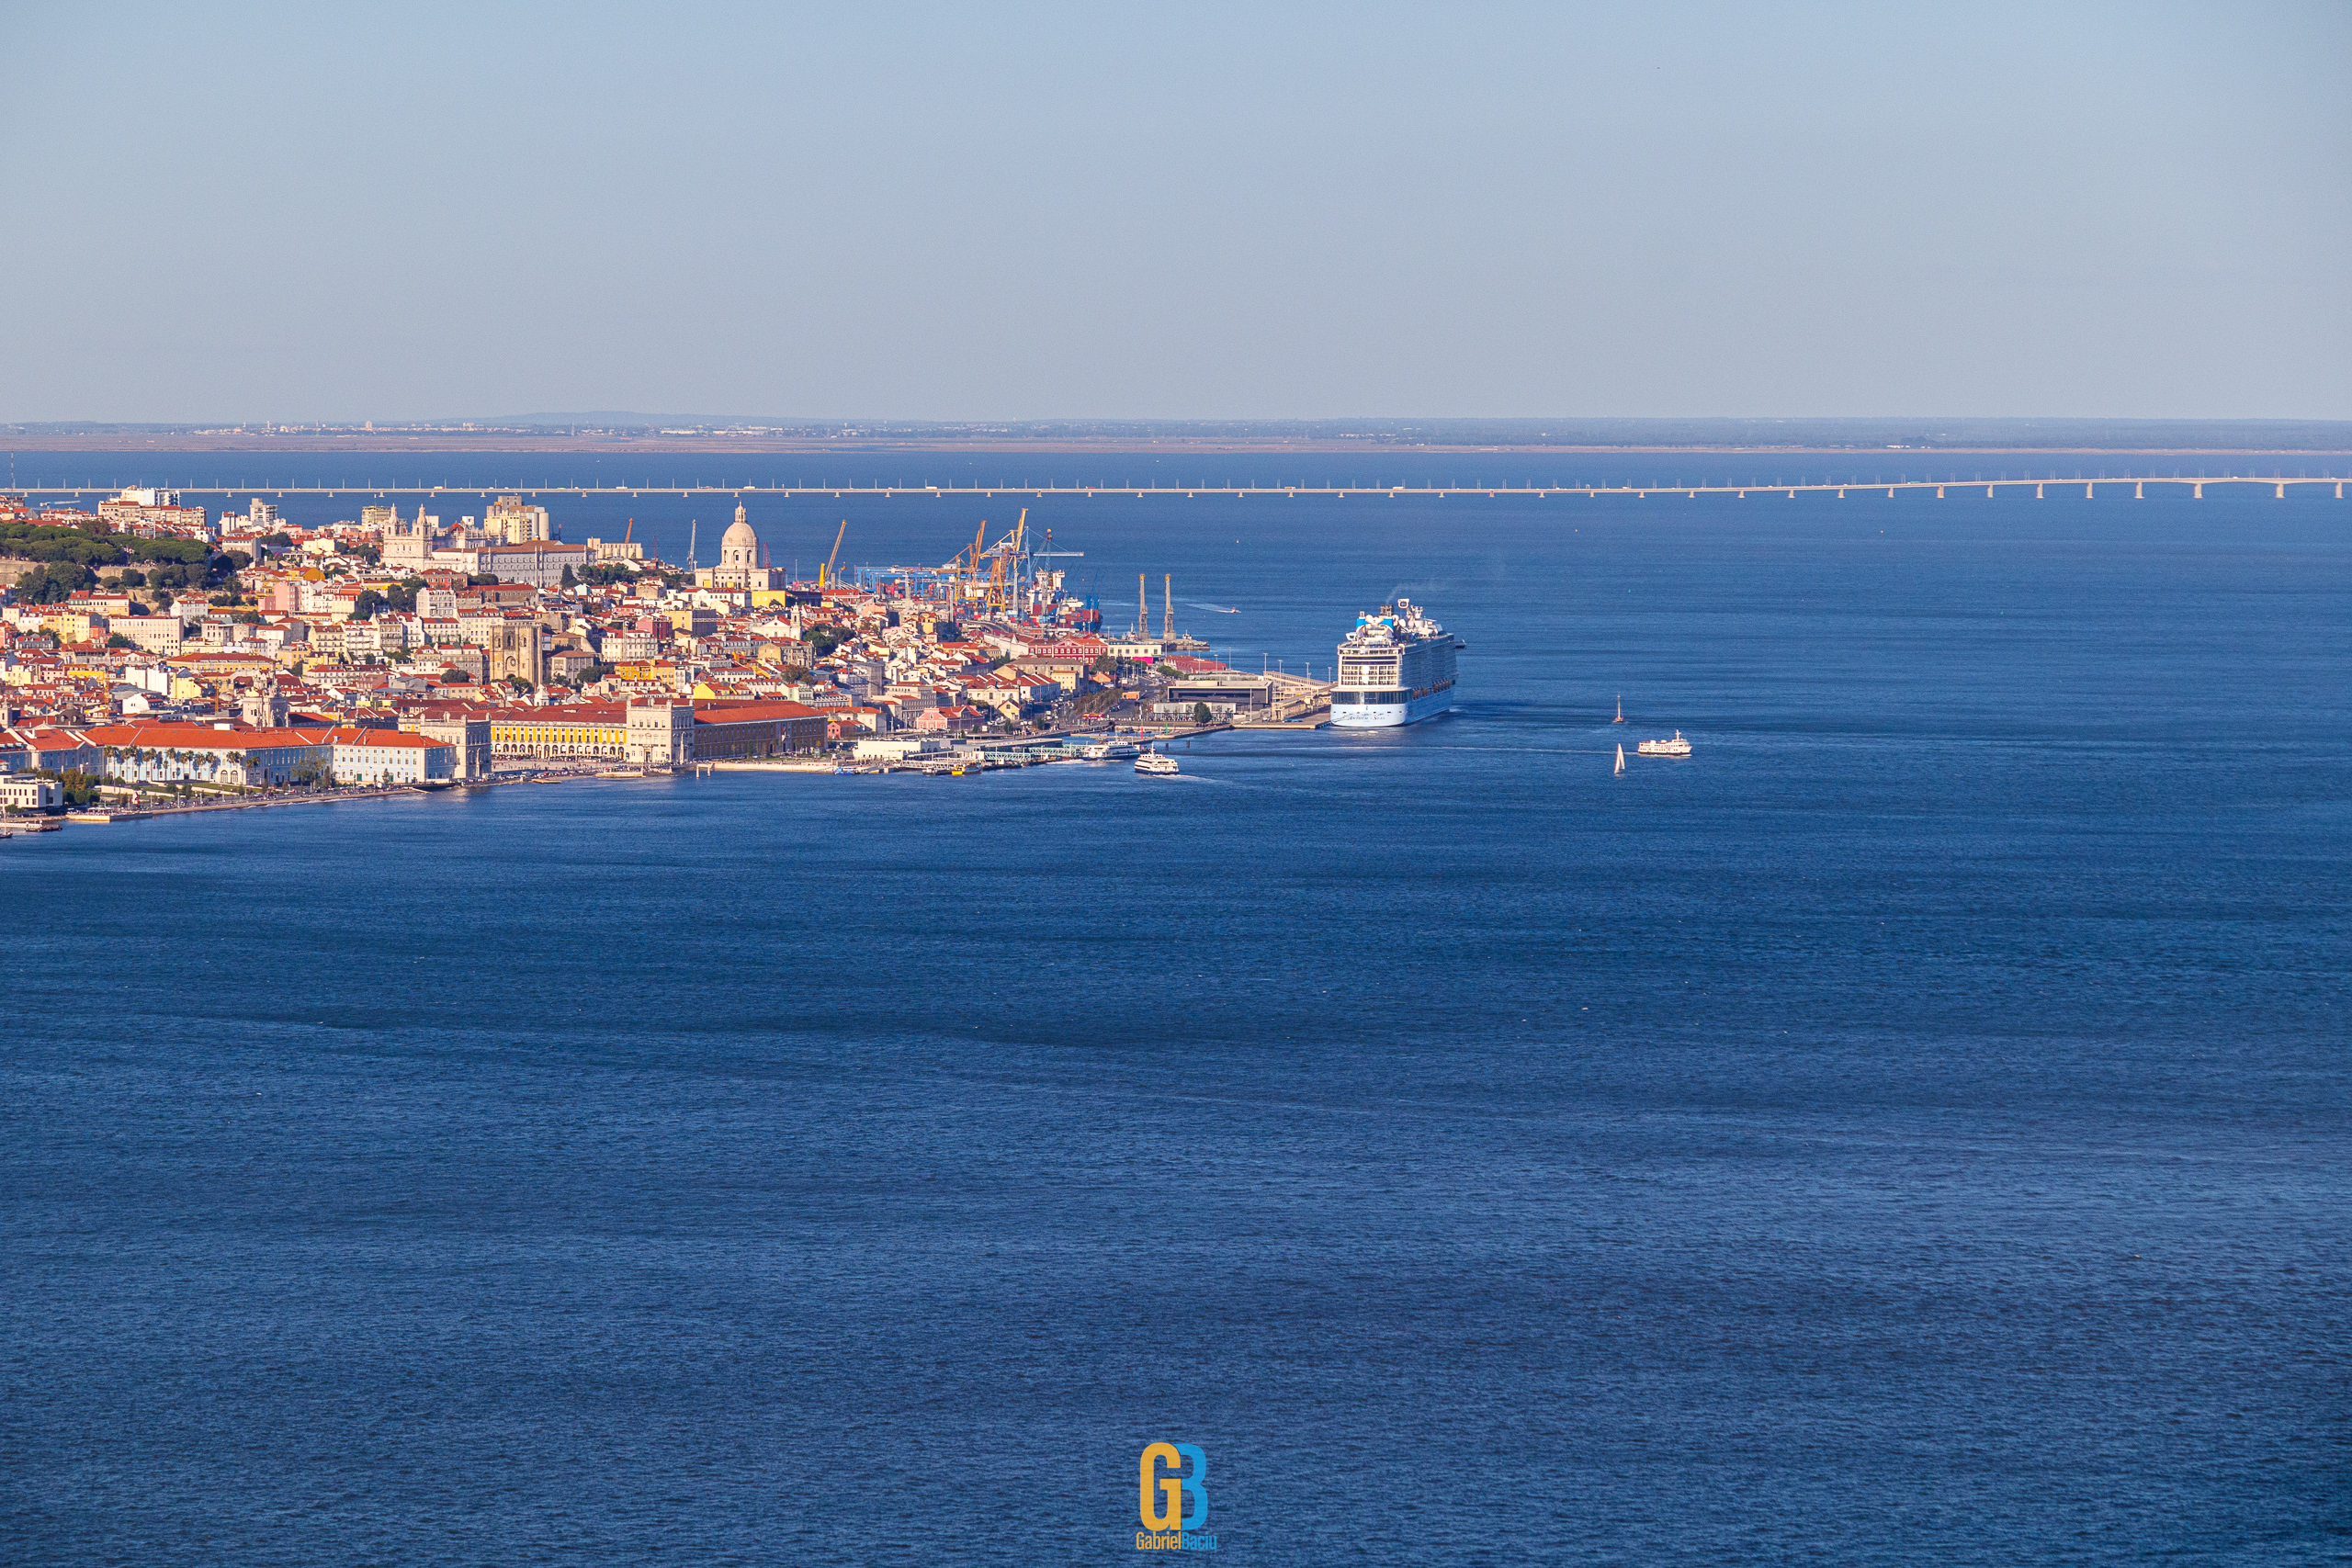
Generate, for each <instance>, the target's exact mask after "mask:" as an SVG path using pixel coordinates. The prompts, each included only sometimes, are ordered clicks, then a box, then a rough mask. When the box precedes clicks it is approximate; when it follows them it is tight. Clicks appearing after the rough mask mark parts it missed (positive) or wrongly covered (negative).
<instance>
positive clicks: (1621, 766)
mask: <svg viewBox="0 0 2352 1568" xmlns="http://www.w3.org/2000/svg"><path fill="white" fill-rule="evenodd" d="M1617 771H1618V772H1619V773H1623V772H1624V771H1625V746H1624V742H1623V741H1620V742H1618V745H1617Z"/></svg>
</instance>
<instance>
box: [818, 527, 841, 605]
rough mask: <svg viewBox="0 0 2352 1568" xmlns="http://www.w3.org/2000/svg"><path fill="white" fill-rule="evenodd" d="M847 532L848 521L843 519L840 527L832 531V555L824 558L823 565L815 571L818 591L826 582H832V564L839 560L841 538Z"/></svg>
mask: <svg viewBox="0 0 2352 1568" xmlns="http://www.w3.org/2000/svg"><path fill="white" fill-rule="evenodd" d="M848 532H849V519H848V518H846V517H844V518H842V525H841V526H840V527H838V528H836V529H834V530H833V553H832V554H831V555H829V556H827V557H826V558H825V564H824V565H822V566H820V567H819V568H818V569H817V586H818V587H819V588H820V589H821V588H823V587H824V586H825V585H826V584H827V583H828V582H831V581H832V577H833V562H835V561H837V560H839V559H840V558H841V554H842V535H843V534H846V533H848Z"/></svg>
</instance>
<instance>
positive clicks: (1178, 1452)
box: [1137, 1443, 1209, 1530]
mask: <svg viewBox="0 0 2352 1568" xmlns="http://www.w3.org/2000/svg"><path fill="white" fill-rule="evenodd" d="M1186 1463H1189V1464H1191V1465H1192V1467H1193V1472H1192V1473H1191V1474H1190V1475H1177V1474H1169V1475H1163V1474H1161V1473H1160V1469H1161V1467H1162V1466H1163V1465H1164V1466H1166V1467H1167V1468H1168V1469H1169V1470H1170V1471H1173V1470H1175V1469H1177V1467H1178V1466H1180V1465H1183V1464H1186ZM1208 1478H1209V1456H1208V1455H1206V1454H1204V1453H1203V1452H1202V1451H1201V1450H1200V1449H1199V1448H1198V1446H1196V1445H1194V1444H1192V1443H1154V1444H1152V1445H1151V1446H1150V1447H1148V1448H1147V1449H1145V1450H1143V1462H1142V1465H1141V1466H1140V1469H1139V1473H1138V1476H1137V1482H1138V1485H1137V1491H1138V1493H1139V1494H1140V1498H1141V1504H1142V1507H1141V1513H1142V1517H1143V1528H1144V1529H1148V1530H1172V1529H1188V1530H1196V1529H1201V1528H1202V1527H1203V1526H1204V1525H1206V1524H1207V1523H1208V1522H1209V1493H1208V1485H1207V1482H1208Z"/></svg>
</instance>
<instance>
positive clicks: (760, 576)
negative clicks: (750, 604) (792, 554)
mask: <svg viewBox="0 0 2352 1568" xmlns="http://www.w3.org/2000/svg"><path fill="white" fill-rule="evenodd" d="M695 586H696V587H699V588H711V589H716V590H718V592H722V593H727V592H734V593H743V592H751V591H752V590H753V589H768V588H781V587H783V586H784V577H783V574H782V573H781V572H771V571H770V570H769V569H768V568H766V567H764V566H762V565H761V564H760V536H759V535H757V534H755V533H753V532H752V525H751V524H750V522H748V521H747V520H746V519H745V517H744V515H743V509H742V508H741V506H738V507H737V508H736V509H735V521H734V522H733V523H732V524H730V525H729V527H728V529H727V532H726V533H724V534H722V535H720V536H719V539H718V565H717V566H707V567H704V568H703V569H702V570H699V571H697V572H695Z"/></svg>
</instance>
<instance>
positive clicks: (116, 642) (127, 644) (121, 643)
mask: <svg viewBox="0 0 2352 1568" xmlns="http://www.w3.org/2000/svg"><path fill="white" fill-rule="evenodd" d="M138 646H139V645H138V644H137V643H135V642H133V641H131V640H130V638H129V637H125V636H123V635H122V634H121V633H120V632H115V633H113V634H112V635H111V636H109V637H107V647H108V648H136V647H138Z"/></svg>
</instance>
